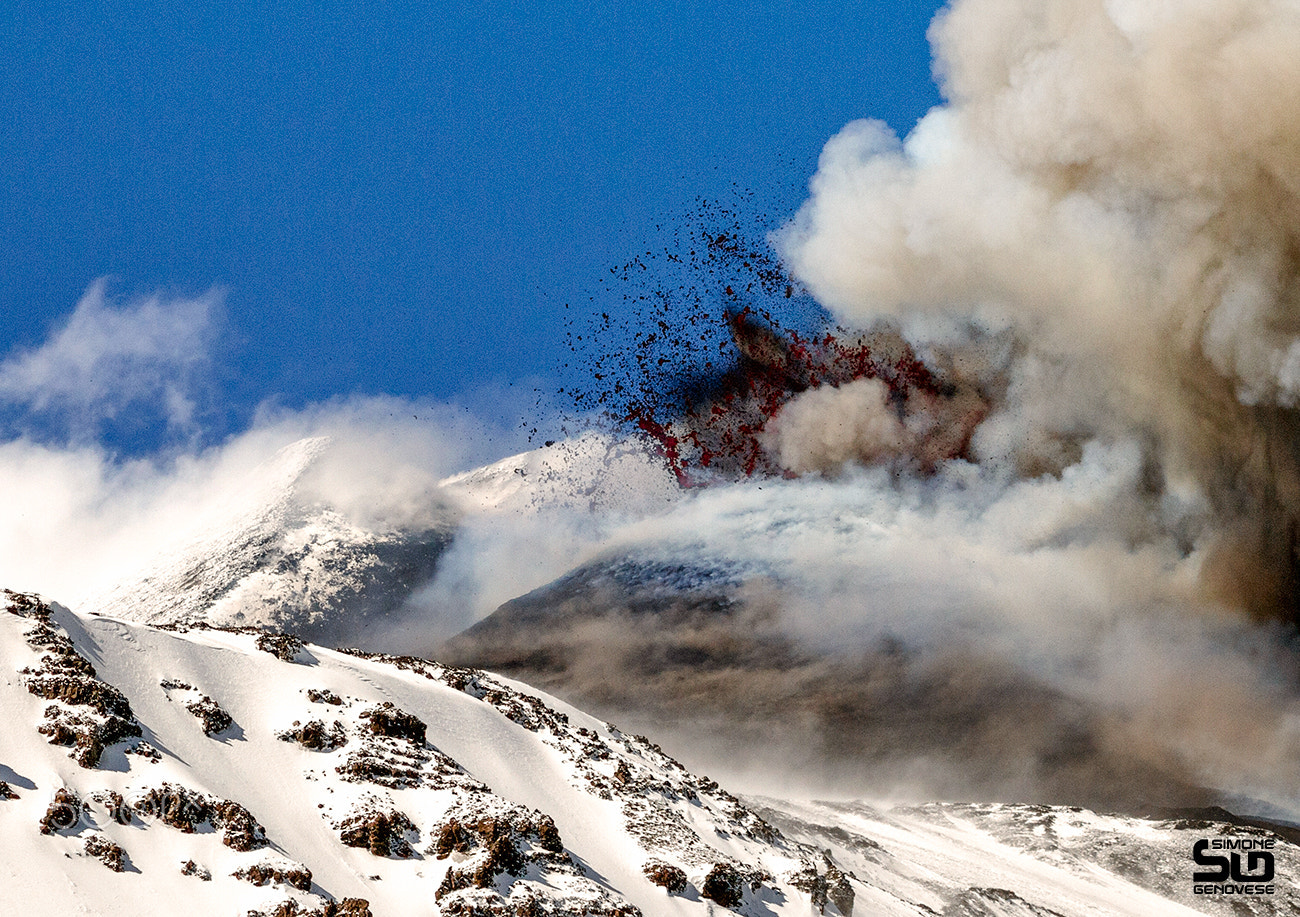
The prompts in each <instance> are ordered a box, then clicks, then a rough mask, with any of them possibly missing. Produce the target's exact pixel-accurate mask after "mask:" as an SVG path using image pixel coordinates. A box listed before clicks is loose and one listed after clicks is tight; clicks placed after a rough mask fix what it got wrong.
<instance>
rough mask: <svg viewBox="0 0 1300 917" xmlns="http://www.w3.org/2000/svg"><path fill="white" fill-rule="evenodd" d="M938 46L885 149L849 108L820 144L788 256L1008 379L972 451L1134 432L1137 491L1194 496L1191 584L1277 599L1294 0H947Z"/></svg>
mask: <svg viewBox="0 0 1300 917" xmlns="http://www.w3.org/2000/svg"><path fill="white" fill-rule="evenodd" d="M931 40H932V43H933V46H934V50H935V68H936V72H937V74H938V77H939V79H940V82H941V86H942V89H943V91H944V94H945V97H946V98H947V100H948V101H947V104H945V105H943V106H942V107H940V108H937V109H935V110H933V111H932V112H930V113H929V114H928V115H927V116H926V117H925V118H924V119H923V120H922V121H921V122H920V123H919V124H918V125H917V127H916V128H915V130H914V131H913V132H912V133H911V134H910V136H908V137H907V139H906V140H904V141H902V142H900V141H898V140H897V139H896V138H895V137H894V136H893V135H892V134H891V133H890V132H889V131H888V129H887V128H886V127H885V126H883V125H882V124H880V123H878V122H870V121H861V122H855V123H853V124H850V125H849V126H847V127H846V128H845V129H844V130H843V131H841V132H840V134H839V135H838V136H836V137H835V138H834V139H833V140H832V141H831V142H830V143H828V144H827V146H826V149H825V151H824V152H823V154H822V158H821V162H820V164H819V168H818V171H817V174H816V176H815V177H814V179H813V181H812V186H811V197H810V200H809V201H808V203H807V204H806V205H805V206H804V208H803V209H802V211H801V212H800V213H799V215H798V218H797V219H796V220H795V221H794V222H793V223H792V224H791V225H790V226H788V227H787V228H786V229H785V230H783V231H782V232H781V233H780V234H779V238H778V244H779V247H780V248H781V250H782V252H783V253H784V255H785V257H786V259H787V260H788V262H789V264H790V266H791V267H792V269H793V271H794V273H795V275H796V276H797V277H798V278H799V279H800V280H802V281H803V282H804V283H806V284H807V285H808V286H809V288H810V289H811V290H812V291H813V293H814V294H815V295H816V296H817V298H818V299H819V300H820V301H821V302H822V303H823V304H825V305H826V306H827V307H828V308H830V309H832V310H833V311H834V312H835V314H836V315H837V316H838V317H839V318H840V319H841V320H843V321H845V322H848V323H852V324H854V325H858V326H864V325H871V324H873V323H877V322H880V321H882V320H884V319H892V320H893V321H895V322H898V323H900V324H901V325H902V326H903V327H904V328H905V329H906V330H907V331H908V333H909V334H910V336H911V337H912V338H913V340H914V341H915V342H917V343H921V342H923V341H925V340H929V341H931V342H933V344H934V345H935V347H936V348H938V349H940V350H944V351H946V352H947V353H949V354H953V355H957V356H959V358H960V359H961V360H962V361H964V363H965V364H967V365H968V366H969V367H971V368H972V369H974V370H975V372H976V373H984V374H985V375H987V373H988V370H989V369H990V368H994V369H998V370H999V371H1000V372H1001V373H1002V375H1003V377H1004V379H1005V383H1004V384H1005V386H1006V392H1005V394H1004V396H1003V397H1001V398H1000V399H999V401H998V406H997V408H996V410H995V411H994V413H993V416H991V417H990V418H988V420H986V421H985V423H984V424H983V425H982V426H981V428H980V429H979V430H977V431H976V433H975V435H974V437H973V440H972V444H971V454H972V458H973V459H975V460H976V461H979V462H983V463H986V464H993V463H1002V464H1004V465H1005V466H1006V467H1007V468H1009V469H1011V470H1012V471H1013V472H1015V473H1019V474H1026V473H1028V474H1036V473H1042V472H1045V471H1047V472H1055V473H1059V472H1060V470H1061V468H1062V467H1064V466H1065V465H1066V464H1068V463H1070V462H1071V461H1073V460H1075V459H1077V457H1078V455H1079V450H1080V447H1081V445H1082V444H1083V443H1085V442H1088V441H1091V440H1099V441H1111V442H1115V441H1120V440H1129V441H1133V442H1138V443H1141V444H1142V447H1143V449H1144V452H1145V454H1146V456H1147V458H1148V460H1149V461H1150V463H1151V467H1150V474H1149V475H1148V477H1147V483H1148V484H1149V485H1150V486H1151V487H1153V488H1154V489H1155V490H1156V491H1159V492H1168V491H1172V490H1176V489H1178V488H1186V487H1188V486H1195V488H1197V489H1198V490H1199V491H1200V493H1201V494H1202V495H1203V496H1204V498H1205V499H1206V500H1207V501H1209V503H1210V505H1211V507H1212V509H1213V513H1214V519H1215V522H1214V526H1213V531H1212V532H1210V533H1207V536H1206V538H1205V539H1204V540H1203V541H1202V542H1201V543H1200V545H1199V546H1200V547H1201V548H1203V549H1204V551H1205V560H1204V565H1203V567H1204V569H1203V571H1202V572H1203V581H1204V585H1205V588H1206V589H1207V590H1208V593H1207V594H1208V595H1209V596H1211V597H1212V598H1214V599H1216V600H1219V601H1223V602H1226V603H1228V604H1230V605H1234V606H1237V607H1245V608H1248V609H1250V610H1251V611H1254V612H1280V613H1283V614H1285V615H1294V614H1295V610H1296V602H1295V585H1296V583H1295V568H1296V560H1295V539H1296V521H1297V518H1298V517H1300V474H1298V466H1297V444H1300V437H1298V436H1297V434H1298V433H1300V428H1298V427H1297V422H1296V420H1297V414H1296V411H1295V408H1296V406H1297V400H1298V399H1300V282H1298V281H1300V271H1298V270H1297V268H1298V265H1300V262H1298V261H1297V253H1298V252H1300V246H1298V245H1297V242H1298V241H1300V197H1298V194H1300V112H1297V110H1296V109H1295V106H1293V105H1291V104H1290V103H1289V101H1288V100H1290V99H1292V98H1294V96H1295V93H1296V92H1297V90H1300V56H1297V55H1296V53H1295V51H1296V49H1297V47H1300V10H1297V9H1296V8H1295V7H1294V5H1292V4H1289V3H1283V2H1270V0H1189V2H1178V3H1145V2H1122V0H1109V2H1103V0H1051V2H1048V3H1041V2H1030V0H957V2H954V3H952V4H951V5H950V7H949V8H947V9H946V10H945V11H944V12H943V13H942V14H941V15H940V16H939V17H938V18H937V19H936V20H935V22H934V24H933V26H932V29H931ZM1006 328H1009V329H1011V333H1012V335H1013V337H1014V340H1015V348H1014V350H1013V352H1012V353H1011V354H1010V355H1006V354H994V355H993V356H994V358H995V359H1004V360H1006V362H1005V363H1004V365H1002V366H1000V367H989V366H988V363H987V358H988V356H989V354H988V353H986V351H987V350H988V347H987V340H988V338H989V337H990V335H994V336H996V335H995V332H999V331H1002V330H1003V329H1006ZM1008 356H1009V359H1008Z"/></svg>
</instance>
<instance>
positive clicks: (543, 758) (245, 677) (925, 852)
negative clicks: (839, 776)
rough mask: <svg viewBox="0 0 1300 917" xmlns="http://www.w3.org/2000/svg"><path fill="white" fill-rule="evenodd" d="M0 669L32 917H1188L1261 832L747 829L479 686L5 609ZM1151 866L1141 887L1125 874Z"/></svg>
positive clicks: (1270, 907)
mask: <svg viewBox="0 0 1300 917" xmlns="http://www.w3.org/2000/svg"><path fill="white" fill-rule="evenodd" d="M0 671H3V672H7V673H9V674H7V675H5V676H4V680H3V685H0V716H3V717H4V720H5V722H6V724H7V728H6V730H5V731H4V732H3V734H0V781H3V785H0V797H3V798H0V849H3V850H5V851H10V852H11V855H10V856H8V857H5V858H4V859H3V860H0V887H3V888H4V890H5V901H6V903H7V904H8V905H9V906H10V907H12V908H15V909H21V910H23V911H25V912H28V913H32V914H36V915H45V914H51V915H52V914H64V913H74V912H89V913H95V914H102V915H109V917H112V915H118V914H123V915H125V914H131V915H141V914H170V913H173V912H174V911H175V910H176V909H177V908H178V907H179V906H182V905H181V904H180V903H181V902H184V904H183V906H184V907H185V908H186V909H187V910H189V911H191V912H193V913H197V914H225V913H238V914H241V915H242V914H245V913H248V912H252V911H256V912H258V913H262V914H272V913H273V914H277V915H289V917H291V915H294V914H306V913H314V914H319V915H326V917H328V915H355V917H359V915H363V914H366V913H370V914H374V915H379V917H387V915H410V914H416V915H418V914H430V915H434V914H446V915H453V914H458V915H577V914H588V915H611V917H613V915H622V917H631V915H636V914H645V915H661V914H663V915H668V914H683V915H686V914H701V915H703V914H706V913H717V914H721V913H726V912H734V913H738V914H743V915H750V917H759V915H777V914H800V915H812V914H829V915H835V914H849V913H857V914H860V915H861V914H884V915H889V914H900V915H901V914H909V915H911V914H934V913H945V914H954V915H957V914H1013V915H1043V914H1054V913H1059V914H1065V915H1073V914H1080V915H1082V914H1095V913H1112V914H1134V915H1137V914H1170V915H1173V914H1185V913H1193V911H1191V910H1189V909H1188V907H1187V906H1186V905H1187V903H1191V904H1195V903H1196V902H1195V901H1192V900H1189V899H1190V895H1189V893H1188V892H1187V890H1186V886H1188V885H1189V883H1190V870H1191V869H1192V864H1191V862H1190V860H1189V859H1188V858H1187V857H1186V856H1185V855H1184V856H1181V857H1180V856H1179V855H1178V850H1179V849H1181V850H1183V851H1186V848H1187V845H1188V840H1189V834H1197V833H1198V832H1199V833H1207V832H1208V833H1215V834H1217V835H1224V836H1227V835H1238V834H1240V833H1241V831H1242V830H1245V829H1240V828H1237V827H1235V826H1231V825H1224V824H1217V823H1210V822H1204V823H1198V824H1195V825H1191V826H1189V825H1187V824H1180V823H1176V822H1150V821H1143V820H1140V819H1133V818H1118V817H1112V818H1104V817H1100V816H1094V815H1092V814H1090V813H1087V812H1083V811H1079V810H1074V811H1071V812H1069V813H1065V812H1058V811H1051V810H1046V809H1042V808H1029V807H1007V806H998V807H985V808H980V807H969V806H967V807H949V806H933V807H928V808H923V809H913V810H898V811H891V812H877V811H875V810H872V809H868V808H866V807H863V806H861V805H851V804H840V805H831V804H794V803H779V802H771V801H764V802H763V803H762V805H763V806H764V808H763V809H761V810H757V809H756V808H755V807H754V806H753V805H751V804H747V803H745V802H743V801H742V800H740V799H737V798H736V797H734V796H732V795H731V794H729V793H727V792H726V791H725V790H723V789H722V788H721V787H719V786H718V785H717V783H715V782H714V781H712V780H709V779H708V778H704V777H699V776H696V775H693V774H691V773H690V772H688V771H687V770H686V769H684V768H683V767H682V766H681V765H680V764H678V763H677V762H675V761H673V760H672V759H671V758H669V757H667V756H666V755H664V754H663V753H662V752H661V751H660V750H659V748H658V747H657V746H655V745H653V744H651V743H650V742H649V741H648V740H646V739H644V738H641V737H639V736H632V735H628V734H625V733H623V732H621V731H620V730H619V729H617V728H615V727H614V726H612V725H609V724H605V723H601V722H599V721H597V720H595V719H592V718H591V717H588V716H586V715H585V714H582V713H581V712H579V711H577V710H575V709H573V708H571V707H568V706H566V705H564V704H561V703H559V702H557V701H555V700H553V699H551V698H548V697H546V696H545V695H539V694H537V693H536V692H534V691H531V690H530V689H527V688H525V687H524V686H522V685H519V684H517V683H514V682H510V681H507V680H505V679H501V678H498V677H494V676H491V675H488V674H485V673H483V672H478V671H474V670H468V669H460V668H454V667H447V666H443V665H438V664H436V663H430V662H426V661H423V660H419V659H414V658H410V657H392V656H363V655H356V654H344V653H339V652H335V651H331V650H325V649H321V648H319V647H315V646H303V645H302V644H301V643H299V642H298V641H297V640H296V639H295V638H292V637H289V636H273V635H267V634H257V633H252V632H231V631H223V630H215V629H211V628H206V627H202V628H192V629H188V630H187V629H171V630H162V629H158V628H152V627H148V626H144V625H139V624H132V623H127V622H123V621H120V620H115V619H109V618H97V617H82V616H79V615H77V614H75V613H72V612H70V611H68V610H66V609H62V608H59V607H58V606H53V607H51V606H48V605H46V604H45V603H43V602H42V601H40V600H39V599H38V598H37V597H34V596H25V595H19V594H15V593H7V594H6V595H5V612H4V613H0ZM782 826H783V827H782ZM1250 831H1251V832H1253V833H1252V836H1256V837H1260V836H1265V832H1262V831H1260V830H1258V829H1250ZM1085 835H1086V841H1081V840H1080V838H1081V837H1084V836H1085ZM1267 836H1268V837H1270V838H1271V837H1272V835H1267ZM1027 839H1028V840H1029V841H1031V842H1032V844H1027V843H1026V840H1027ZM1080 851H1082V852H1080ZM1143 851H1147V853H1146V854H1145V855H1146V856H1148V857H1149V858H1150V859H1151V862H1153V863H1155V864H1156V868H1154V869H1153V870H1145V871H1144V870H1142V869H1134V868H1133V864H1134V863H1135V862H1138V861H1139V860H1140V859H1141V857H1142V856H1143V855H1144V854H1143ZM1276 851H1277V852H1276V855H1277V859H1278V877H1277V891H1276V894H1275V895H1274V896H1271V897H1266V898H1250V899H1242V900H1243V901H1245V906H1246V907H1247V908H1248V911H1249V912H1250V913H1260V914H1265V913H1277V912H1283V911H1285V910H1286V908H1288V907H1290V906H1291V904H1292V902H1293V901H1296V900H1300V899H1297V898H1296V888H1295V885H1294V879H1293V877H1294V876H1295V875H1297V874H1300V873H1298V870H1300V850H1297V849H1296V848H1295V847H1293V846H1292V845H1290V844H1289V843H1288V842H1287V841H1285V840H1283V839H1280V838H1279V839H1276ZM16 852H21V855H12V854H13V853H16ZM1180 902H1181V903H1180Z"/></svg>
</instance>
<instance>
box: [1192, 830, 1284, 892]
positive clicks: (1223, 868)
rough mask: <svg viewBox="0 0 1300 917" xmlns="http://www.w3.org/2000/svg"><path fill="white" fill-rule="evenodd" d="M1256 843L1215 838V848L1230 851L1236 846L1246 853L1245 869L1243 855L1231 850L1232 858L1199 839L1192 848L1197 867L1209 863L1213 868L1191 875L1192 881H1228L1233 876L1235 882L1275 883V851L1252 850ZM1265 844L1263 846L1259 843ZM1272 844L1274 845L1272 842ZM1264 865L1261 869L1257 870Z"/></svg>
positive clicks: (1206, 841) (1208, 842)
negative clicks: (1217, 851)
mask: <svg viewBox="0 0 1300 917" xmlns="http://www.w3.org/2000/svg"><path fill="white" fill-rule="evenodd" d="M1254 846H1256V844H1252V843H1251V841H1245V842H1244V843H1243V842H1242V841H1235V842H1234V841H1232V840H1223V839H1219V838H1215V840H1214V843H1213V848H1214V849H1215V850H1231V849H1232V848H1233V847H1239V848H1240V849H1243V850H1245V852H1246V864H1245V865H1246V868H1245V870H1243V869H1242V863H1241V854H1240V853H1236V852H1234V853H1232V854H1231V858H1229V857H1228V856H1226V855H1220V854H1216V853H1209V852H1207V851H1209V850H1210V849H1211V843H1210V841H1208V840H1205V839H1202V840H1199V841H1197V842H1196V844H1195V845H1194V846H1193V847H1192V859H1193V860H1194V861H1195V862H1196V865H1197V866H1210V867H1213V868H1212V869H1209V870H1205V871H1198V872H1195V873H1193V874H1192V881H1193V882H1226V881H1228V879H1229V877H1231V879H1232V881H1233V882H1272V881H1273V854H1272V853H1271V852H1270V851H1268V850H1258V849H1251V848H1252V847H1254ZM1258 846H1263V845H1258ZM1269 846H1271V844H1270V845H1269ZM1261 867H1262V870H1263V871H1262V872H1258V873H1257V872H1256V871H1255V870H1257V869H1260V868H1261Z"/></svg>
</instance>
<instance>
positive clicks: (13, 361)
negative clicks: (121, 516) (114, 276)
mask: <svg viewBox="0 0 1300 917" xmlns="http://www.w3.org/2000/svg"><path fill="white" fill-rule="evenodd" d="M106 290H107V282H106V281H104V280H98V281H96V282H95V283H94V284H92V285H91V287H90V288H89V289H88V290H87V291H86V293H85V295H84V296H83V297H82V298H81V301H80V302H78V303H77V308H76V310H75V311H74V312H73V313H72V316H71V317H70V318H69V319H68V321H67V323H66V324H64V325H63V326H62V327H61V328H60V329H58V330H57V331H56V332H55V333H54V334H53V335H52V336H51V337H50V339H49V340H48V341H46V342H45V343H44V344H42V345H41V346H40V347H37V348H35V349H32V350H27V351H24V352H21V353H17V354H13V355H11V356H9V357H8V358H6V359H5V360H4V362H2V363H0V404H4V403H7V404H9V405H10V406H11V407H14V408H17V409H18V410H19V411H20V412H21V413H23V414H26V415H29V416H31V415H35V416H37V417H44V418H46V419H53V421H54V422H55V424H56V425H57V426H59V427H61V428H63V430H64V431H66V432H67V433H68V434H70V435H72V436H73V437H74V438H77V439H90V438H93V436H94V434H95V433H96V432H97V430H98V429H99V425H100V424H101V422H103V421H105V420H113V419H115V418H117V417H118V416H120V415H121V414H123V412H125V411H128V410H137V411H138V410H140V409H145V410H148V411H150V412H153V413H155V414H157V415H158V416H159V417H160V418H161V419H162V420H163V421H164V423H165V424H166V425H167V427H168V428H169V429H171V430H172V431H173V432H177V433H182V434H184V433H189V432H193V431H194V430H195V424H196V417H195V412H196V409H197V407H198V405H197V404H196V398H197V394H198V390H199V389H200V388H201V386H202V383H203V377H204V372H205V370H206V368H207V367H208V365H209V362H210V359H211V345H212V342H213V340H214V338H215V335H216V331H217V323H218V320H219V318H220V315H221V297H220V295H219V294H218V293H216V292H209V293H207V294H205V295H203V296H200V297H197V298H164V297H162V296H150V297H146V298H141V299H136V300H132V301H129V302H125V303H116V302H112V301H110V300H109V299H108V298H107V296H106Z"/></svg>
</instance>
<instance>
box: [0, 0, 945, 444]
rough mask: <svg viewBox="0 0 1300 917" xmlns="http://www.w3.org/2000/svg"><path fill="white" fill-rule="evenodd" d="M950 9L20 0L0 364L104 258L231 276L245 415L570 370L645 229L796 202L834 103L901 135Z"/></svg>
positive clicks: (11, 90) (0, 34)
mask: <svg viewBox="0 0 1300 917" xmlns="http://www.w3.org/2000/svg"><path fill="white" fill-rule="evenodd" d="M939 5H940V4H939V3H938V2H937V0H904V2H897V0H866V2H859V3H844V2H840V0H808V2H798V3H793V2H779V0H761V2H752V3H744V4H740V3H720V2H709V3H674V4H640V3H633V4H608V3H565V4H544V5H539V4H535V3H494V2H490V0H475V2H466V3H460V2H444V3H404V2H393V3H373V2H368V3H364V4H363V3H356V2H328V0H313V2H304V0H283V2H278V3H243V2H234V3H208V4H182V3H175V2H172V3H161V2H151V0H139V2H125V0H124V2H93V0H92V2H86V3H76V4H54V3H49V2H41V0H37V2H30V3H13V4H8V5H7V6H6V7H5V9H4V10H3V11H2V12H0V93H2V94H3V99H4V102H5V105H4V111H5V115H6V116H5V117H4V118H2V119H0V149H2V150H3V155H0V237H2V239H3V244H0V309H3V315H4V322H3V325H2V327H3V340H0V358H3V357H4V356H5V355H6V354H12V353H14V352H15V348H21V347H34V346H37V345H39V344H40V343H41V341H43V340H44V339H46V337H47V335H48V334H49V333H50V332H51V330H52V329H55V328H57V327H58V325H59V323H61V322H64V321H66V319H67V317H68V315H69V314H70V313H71V311H72V309H73V307H74V306H75V304H76V302H77V300H78V298H79V297H80V296H81V294H82V293H83V292H84V291H85V290H86V288H87V287H88V286H89V285H90V284H91V283H92V282H93V281H95V280H96V278H99V277H105V276H107V277H110V278H112V281H111V284H110V286H109V291H110V294H113V295H116V296H119V297H129V296H131V295H133V294H138V293H148V292H151V291H155V290H159V289H162V290H167V291H171V292H173V293H182V294H198V293H202V292H203V291H205V290H208V289H209V288H211V287H214V286H216V287H220V288H222V289H224V291H225V305H226V315H225V323H224V326H223V331H222V342H221V346H220V382H219V388H220V391H221V401H222V403H223V405H224V411H225V413H224V415H223V419H222V420H220V421H219V423H223V424H226V425H229V426H232V427H235V426H238V425H239V424H241V423H242V422H243V421H244V420H246V418H247V414H248V412H249V411H250V410H251V409H252V407H253V406H254V405H256V404H257V403H258V402H260V401H261V400H263V399H265V398H268V397H275V398H278V399H280V400H281V401H283V402H285V403H288V404H290V405H295V404H301V403H305V402H307V401H311V400H315V399H320V398H324V397H328V396H330V395H335V394H349V393H378V392H384V393H390V394H395V395H409V396H417V397H419V396H429V397H434V398H446V397H452V396H455V395H457V394H458V393H461V392H464V391H465V390H467V389H470V388H473V387H475V386H477V385H480V384H482V383H484V382H496V383H510V382H512V381H515V380H522V379H525V378H529V377H537V376H541V377H547V378H549V377H552V376H553V375H554V373H555V370H556V367H557V366H558V364H559V362H560V360H561V359H562V357H563V352H564V348H563V333H564V328H563V319H562V316H563V306H564V303H566V302H573V303H575V306H577V305H578V304H585V303H586V302H587V297H588V295H589V294H590V293H591V291H592V290H593V289H595V286H596V283H597V281H598V278H600V277H601V276H602V275H604V274H606V273H607V272H608V269H609V268H610V267H611V266H613V265H615V264H619V263H622V262H623V261H626V260H627V258H628V257H629V256H630V255H632V254H635V253H636V252H637V251H639V250H640V249H642V248H644V247H646V245H647V244H649V240H651V239H652V238H653V235H654V226H655V225H656V224H660V223H663V222H664V221H666V220H671V219H673V218H674V215H675V214H680V213H681V212H682V211H683V209H685V208H686V207H688V206H689V204H690V202H691V201H693V200H694V199H696V198H698V197H704V198H713V197H720V196H723V195H725V194H726V193H727V191H728V189H729V188H731V187H732V186H738V187H741V188H747V189H752V190H753V191H755V192H756V193H757V195H758V197H759V199H760V203H761V205H762V206H765V207H766V208H767V209H768V210H770V211H773V212H778V213H779V212H789V213H793V211H794V209H795V208H796V207H797V206H798V204H799V202H800V200H801V198H802V194H803V191H804V189H805V186H806V181H807V179H808V177H809V176H810V175H811V173H812V171H813V168H814V166H815V163H816V157H817V154H818V153H819V151H820V149H821V147H822V145H823V144H824V143H825V141H826V140H827V139H828V138H829V137H830V136H831V135H832V134H833V133H834V132H835V131H837V130H838V129H839V128H840V127H842V126H843V125H844V124H845V123H846V122H848V121H850V120H852V119H855V118H860V117H878V118H882V119H884V120H886V121H888V122H889V123H890V124H891V125H892V126H893V127H894V128H895V130H897V131H899V132H900V133H906V132H907V130H909V129H910V128H911V126H912V125H913V123H914V122H915V121H916V119H917V118H918V117H920V116H921V115H922V114H923V113H924V112H925V111H926V110H927V109H928V108H929V107H931V106H932V105H934V104H936V103H937V102H938V101H939V97H938V93H937V90H936V89H935V87H934V84H933V82H932V80H931V75H930V59H929V49H928V47H927V45H926V43H925V30H926V27H927V24H928V23H929V21H930V19H931V18H932V17H933V15H934V13H935V12H936V10H937V9H938V7H939ZM582 307H587V308H589V306H582Z"/></svg>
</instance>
